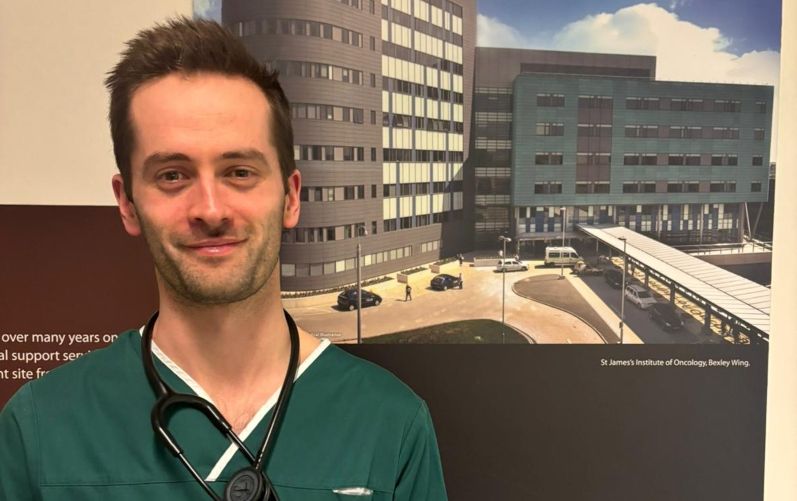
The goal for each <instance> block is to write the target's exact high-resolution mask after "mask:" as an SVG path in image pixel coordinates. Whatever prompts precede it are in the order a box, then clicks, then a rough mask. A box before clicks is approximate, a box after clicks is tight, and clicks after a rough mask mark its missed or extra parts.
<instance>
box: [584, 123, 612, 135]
mask: <svg viewBox="0 0 797 501" xmlns="http://www.w3.org/2000/svg"><path fill="white" fill-rule="evenodd" d="M611 135H612V125H611V124H578V136H579V137H611Z"/></svg>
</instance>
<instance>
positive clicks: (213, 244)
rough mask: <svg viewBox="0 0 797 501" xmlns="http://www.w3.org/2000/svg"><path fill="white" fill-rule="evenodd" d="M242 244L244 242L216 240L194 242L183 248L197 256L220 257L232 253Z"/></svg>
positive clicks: (225, 239) (224, 239) (226, 239)
mask: <svg viewBox="0 0 797 501" xmlns="http://www.w3.org/2000/svg"><path fill="white" fill-rule="evenodd" d="M243 242H244V240H233V239H228V238H217V239H210V240H202V241H200V242H194V243H191V244H187V245H184V246H183V247H184V248H186V249H188V250H189V251H191V252H193V253H195V254H197V255H199V256H208V257H221V256H226V255H228V254H230V253H232V252H234V251H235V249H237V248H238V247H239V246H240V245H241V244H242V243H243Z"/></svg>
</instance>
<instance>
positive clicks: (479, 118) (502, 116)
mask: <svg viewBox="0 0 797 501" xmlns="http://www.w3.org/2000/svg"><path fill="white" fill-rule="evenodd" d="M475 120H476V125H484V124H488V123H494V122H511V121H512V112H511V111H510V112H492V111H477V112H476V113H475Z"/></svg>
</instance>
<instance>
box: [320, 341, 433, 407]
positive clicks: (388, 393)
mask: <svg viewBox="0 0 797 501" xmlns="http://www.w3.org/2000/svg"><path fill="white" fill-rule="evenodd" d="M316 363H318V367H317V369H318V375H319V376H321V377H319V378H313V379H314V380H315V381H317V382H318V384H320V385H323V386H325V387H327V388H329V389H331V390H332V389H334V391H336V392H339V394H341V395H345V396H346V397H347V398H351V400H352V401H353V402H354V401H359V402H362V403H364V404H366V405H369V406H371V405H373V404H374V403H375V402H379V406H380V407H382V406H384V405H389V406H391V407H393V410H394V411H395V410H398V409H399V408H400V409H403V410H405V412H408V413H414V412H416V411H417V409H418V407H419V406H420V405H421V403H422V400H421V398H420V397H419V396H418V395H417V394H416V393H415V392H414V391H413V390H412V389H411V388H410V387H409V386H407V385H406V384H405V383H404V382H403V381H401V380H400V379H399V378H398V377H397V376H396V375H395V374H393V373H392V372H390V371H388V370H387V369H385V368H383V367H380V366H378V365H376V364H374V363H373V362H369V361H368V360H364V359H362V358H360V357H357V356H355V355H352V354H351V353H349V352H347V351H345V350H344V349H342V348H340V347H338V346H336V345H334V344H332V345H330V346H328V347H327V348H326V349H325V350H324V353H323V356H322V357H319V360H317V362H316Z"/></svg>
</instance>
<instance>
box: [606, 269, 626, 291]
mask: <svg viewBox="0 0 797 501" xmlns="http://www.w3.org/2000/svg"><path fill="white" fill-rule="evenodd" d="M603 278H604V279H606V283H607V284H609V285H610V286H612V287H614V288H615V289H621V288H622V287H623V272H622V271H620V270H618V269H617V268H608V269H606V271H604V272H603Z"/></svg>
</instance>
